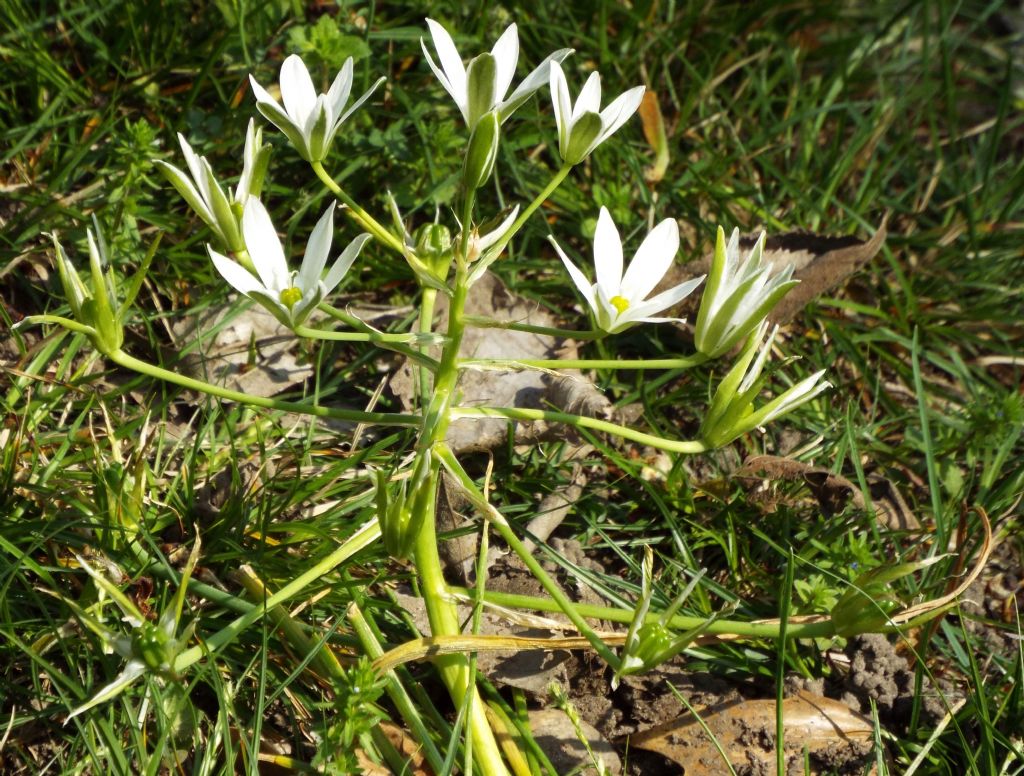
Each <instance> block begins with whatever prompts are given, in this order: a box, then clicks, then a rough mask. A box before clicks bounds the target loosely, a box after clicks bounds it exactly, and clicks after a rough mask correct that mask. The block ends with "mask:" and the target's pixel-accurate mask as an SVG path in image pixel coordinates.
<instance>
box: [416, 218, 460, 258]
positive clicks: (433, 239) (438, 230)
mask: <svg viewBox="0 0 1024 776" xmlns="http://www.w3.org/2000/svg"><path fill="white" fill-rule="evenodd" d="M415 241H416V255H417V256H419V257H420V258H421V259H423V260H424V261H428V262H430V263H432V264H433V263H434V262H436V261H438V260H439V259H446V258H448V257H450V255H451V250H452V233H451V231H449V229H448V227H447V226H445V225H444V224H424V225H423V226H421V227H420V228H419V229H417V230H416V234H415Z"/></svg>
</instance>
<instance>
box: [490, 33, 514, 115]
mask: <svg viewBox="0 0 1024 776" xmlns="http://www.w3.org/2000/svg"><path fill="white" fill-rule="evenodd" d="M491 56H493V57H494V65H495V74H494V99H495V100H496V101H498V102H500V101H501V100H503V99H504V98H505V93H506V92H507V91H508V87H509V86H511V85H512V79H513V78H514V77H515V74H516V63H517V62H518V61H519V33H518V32H517V31H516V25H515V24H514V23H513V24H510V25H509V26H508V29H506V30H505V32H503V33H502V34H501V37H500V38H498V42H497V43H495V44H494V48H492V49H491Z"/></svg>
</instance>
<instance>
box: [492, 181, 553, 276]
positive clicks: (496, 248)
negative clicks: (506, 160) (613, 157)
mask: <svg viewBox="0 0 1024 776" xmlns="http://www.w3.org/2000/svg"><path fill="white" fill-rule="evenodd" d="M571 169H572V165H571V164H563V165H562V166H561V168H559V170H558V172H556V173H555V176H554V177H553V178H552V179H551V181H550V182H549V183H548V185H547V186H545V187H544V190H543V191H541V193H540V194H538V195H537V196H536V197H534V198H533V201H532V202H531V203H530V204H529V205H527V206H526V208H525V209H524V210H523V212H522V213H520V214H519V217H518V218H517V219H516V220H515V221H513V222H512V226H510V227H509V229H508V231H507V232H506V233H505V235H504V236H503V237H502V238H501V239H500V240H498V242H496V243H495V244H494V245H492V246H491V247H490V248H488V249H487V251H486V253H484V255H483V256H482V257H481V260H482V261H484V262H487V263H488V264H489V263H490V262H492V261H493V260H494V258H493V257H495V256H500V255H501V252H502V251H503V250H505V246H507V245H508V244H509V242H510V241H511V240H512V238H513V237H515V236H516V233H517V232H518V231H519V230H520V229H522V228H523V224H525V223H526V221H527V219H529V217H530V216H531V215H533V211H535V210H536V209H537V208H539V207H540V206H541V205H542V204H543V203H544V200H546V199H547V198H548V197H550V196H551V193H552V192H553V191H554V190H555V189H557V188H558V187H559V186H560V185H561V183H562V181H564V180H565V176H566V175H568V174H569V170H571Z"/></svg>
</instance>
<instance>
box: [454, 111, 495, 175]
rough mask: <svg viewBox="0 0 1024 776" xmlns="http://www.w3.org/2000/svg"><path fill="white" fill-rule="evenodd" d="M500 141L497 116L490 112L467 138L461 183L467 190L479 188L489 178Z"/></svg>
mask: <svg viewBox="0 0 1024 776" xmlns="http://www.w3.org/2000/svg"><path fill="white" fill-rule="evenodd" d="M500 139H501V124H500V123H499V121H498V114H497V113H495V112H493V111H492V112H491V113H488V114H486V115H485V116H484V117H483V118H481V119H480V121H479V122H477V125H476V126H475V127H474V128H473V134H472V135H471V136H470V138H469V150H468V151H467V152H466V163H465V166H464V167H463V168H462V183H463V185H464V186H465V187H466V189H467V190H469V191H472V190H475V189H478V188H480V187H481V186H483V185H484V183H485V182H486V181H487V179H488V178H489V177H491V173H492V172H493V171H494V162H495V160H496V159H497V158H498V141H499V140H500Z"/></svg>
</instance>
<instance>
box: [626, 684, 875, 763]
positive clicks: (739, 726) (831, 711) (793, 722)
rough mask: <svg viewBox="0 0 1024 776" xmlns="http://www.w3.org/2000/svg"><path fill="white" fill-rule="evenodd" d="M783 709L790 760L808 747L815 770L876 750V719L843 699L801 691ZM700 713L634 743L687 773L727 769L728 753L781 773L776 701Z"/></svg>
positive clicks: (636, 738) (745, 702)
mask: <svg viewBox="0 0 1024 776" xmlns="http://www.w3.org/2000/svg"><path fill="white" fill-rule="evenodd" d="M782 710H783V719H784V726H785V730H784V732H785V743H784V748H785V751H786V759H787V762H789V761H795V762H801V761H802V759H803V756H804V751H805V750H806V751H807V753H808V754H809V756H810V762H811V770H810V771H809V772H810V773H812V774H817V773H831V772H834V771H836V770H840V769H841V768H842V767H843V766H844V765H847V764H855V763H858V762H860V761H862V760H863V759H864V757H865V756H866V755H867V754H868V753H869V752H870V751H871V746H872V737H873V727H872V723H871V720H870V719H869V718H867V717H865V716H864V715H863V714H860V713H858V712H855V711H851V710H850V709H849V708H848V707H847V706H846V705H844V704H842V703H839V702H838V701H833V700H830V699H828V698H824V697H822V696H819V695H814V694H811V693H808V692H800V693H799V694H797V695H796V696H795V697H792V698H787V699H786V700H785V701H783V704H782ZM696 711H697V714H698V715H699V716H700V721H698V720H697V719H696V718H695V717H694V716H693V714H690V713H689V712H687V713H686V714H683V715H682V716H680V717H679V718H677V719H675V720H672V721H671V722H668V723H666V724H664V725H658V726H656V727H653V728H650V729H648V730H645V731H643V732H640V733H636V734H634V735H632V736H630V737H629V745H630V746H635V747H639V748H641V749H646V750H648V751H652V752H657V753H658V754H660V755H662V756H664V757H667V758H668V759H670V760H672V761H673V762H675V763H677V764H679V765H680V766H682V767H683V768H684V769H685V770H686V776H705V775H706V776H712V775H717V774H721V773H725V772H727V768H726V766H725V763H723V761H722V753H723V752H724V755H725V757H726V758H728V761H729V764H730V765H731V766H732V767H733V768H743V769H750V770H752V772H755V773H763V774H774V773H775V772H776V770H775V724H776V723H775V701H774V700H743V701H736V700H731V701H726V702H724V703H720V704H716V705H713V706H706V707H702V708H698V709H696ZM701 722H703V725H702V724H701ZM705 728H706V730H705ZM711 736H713V737H714V741H713V740H712V738H711ZM715 741H717V744H718V746H716V745H715ZM719 747H721V750H722V751H721V752H720V751H719ZM803 772H804V771H803V770H802V769H801V770H800V773H803Z"/></svg>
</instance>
